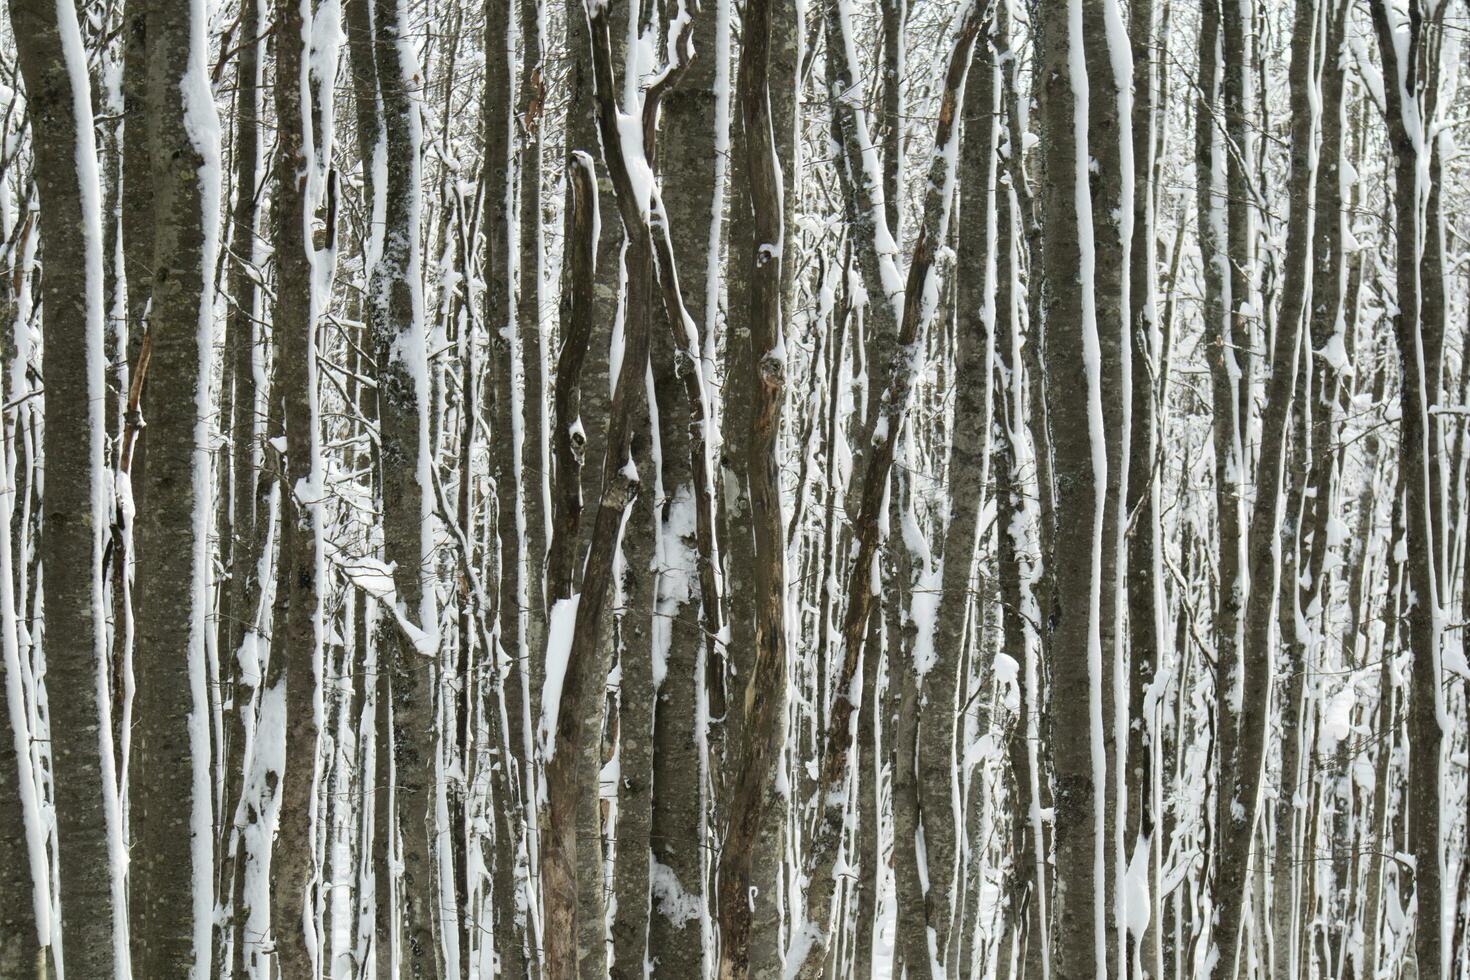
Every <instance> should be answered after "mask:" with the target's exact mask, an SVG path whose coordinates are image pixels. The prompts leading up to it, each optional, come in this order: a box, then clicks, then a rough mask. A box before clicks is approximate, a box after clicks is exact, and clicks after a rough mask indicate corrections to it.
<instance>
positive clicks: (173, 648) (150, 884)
mask: <svg viewBox="0 0 1470 980" xmlns="http://www.w3.org/2000/svg"><path fill="white" fill-rule="evenodd" d="M204 18H205V12H204V10H203V9H202V6H201V5H182V4H180V5H177V6H168V5H160V6H159V7H157V8H155V9H154V10H152V11H151V13H150V15H149V20H148V27H147V30H148V41H149V56H148V78H147V88H146V91H147V99H146V103H147V107H148V108H147V119H148V127H149V128H148V149H149V154H150V156H149V158H150V164H151V174H152V186H153V205H154V210H153V217H154V222H153V239H152V240H153V260H152V267H151V268H152V270H153V279H152V298H151V305H150V307H149V315H148V324H149V326H148V330H149V344H148V349H149V361H148V377H149V382H150V383H149V384H148V386H147V388H146V390H145V392H144V395H143V409H144V411H143V414H144V416H145V417H146V419H147V436H146V437H145V438H146V441H147V442H148V443H149V454H148V465H147V466H146V467H144V469H143V472H142V473H141V474H135V476H136V477H137V479H135V481H134V486H135V487H136V488H138V490H139V498H140V499H139V500H138V501H137V526H136V529H135V537H134V540H135V542H136V549H137V586H136V589H135V590H134V593H133V594H134V595H136V596H138V597H139V598H140V600H141V601H140V604H139V608H138V609H137V610H136V612H135V619H136V623H137V643H136V653H135V657H134V676H135V682H136V690H137V694H136V697H135V703H134V709H133V711H134V718H135V719H136V720H137V724H136V725H135V727H134V730H133V742H132V772H131V775H130V779H129V784H130V786H131V787H132V794H131V823H132V831H133V835H132V836H133V840H132V849H131V859H130V867H129V870H130V873H131V877H130V884H131V889H132V892H131V902H132V913H133V928H132V942H133V970H134V973H135V975H138V976H183V975H184V974H185V973H187V972H188V970H189V969H190V968H191V967H194V968H196V969H197V970H198V971H199V972H200V973H204V972H206V971H207V970H208V965H209V963H210V955H209V946H210V940H211V928H210V921H211V916H212V914H213V908H214V896H213V894H212V891H213V889H212V887H211V883H212V881H213V877H214V868H213V859H212V850H213V847H212V844H213V841H212V837H213V830H212V828H211V826H210V824H211V815H212V812H213V809H214V802H213V799H212V794H211V791H210V771H209V763H210V744H209V743H210V733H209V727H208V725H209V723H208V719H209V705H208V699H207V695H206V691H205V686H206V676H205V675H206V665H205V658H206V650H205V633H206V629H207V626H206V617H207V616H208V614H209V612H210V600H209V594H208V587H209V572H210V558H209V549H208V538H209V523H210V516H211V513H212V510H213V502H212V497H211V492H212V491H211V480H210V465H211V462H212V457H213V434H212V428H213V425H212V419H213V408H212V404H211V403H212V399H211V398H210V392H209V383H210V382H209V366H210V362H211V359H212V356H213V352H212V346H213V340H212V336H211V335H212V332H213V330H212V318H213V305H214V270H215V260H216V256H215V254H214V248H215V244H216V241H215V225H216V223H217V214H216V209H217V207H218V196H219V188H218V174H217V170H218V166H219V159H218V157H219V148H218V146H217V144H216V137H215V136H214V135H213V134H212V133H211V132H209V131H208V124H207V123H206V120H211V121H212V119H213V117H214V104H213V101H212V98H211V93H210V88H209V80H208V77H207V74H206V72H207V63H206V62H207V58H208V54H207V52H206V50H205V47H206V37H205V33H206V30H207V25H206V24H205V22H204ZM201 100H202V101H203V102H204V104H202V105H200V104H197V103H198V102H199V101H201ZM185 773H191V774H192V775H191V777H190V790H189V792H188V794H187V798H188V800H189V804H188V805H184V803H183V801H182V800H181V799H180V795H181V794H180V793H179V781H180V780H181V779H182V778H183V774H185ZM185 909H189V910H191V914H188V915H185V914H183V910H185Z"/></svg>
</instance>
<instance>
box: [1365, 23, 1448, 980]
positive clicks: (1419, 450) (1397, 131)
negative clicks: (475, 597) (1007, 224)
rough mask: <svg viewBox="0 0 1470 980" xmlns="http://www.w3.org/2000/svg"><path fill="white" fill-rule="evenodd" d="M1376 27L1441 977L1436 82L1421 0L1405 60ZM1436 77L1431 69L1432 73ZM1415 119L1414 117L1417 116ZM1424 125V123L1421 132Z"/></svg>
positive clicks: (1417, 841) (1419, 755)
mask: <svg viewBox="0 0 1470 980" xmlns="http://www.w3.org/2000/svg"><path fill="white" fill-rule="evenodd" d="M1371 6H1372V13H1373V26H1374V31H1375V33H1376V35H1377V38H1378V48H1379V56H1380V58H1381V59H1382V62H1383V65H1384V78H1385V84H1384V86H1383V89H1384V98H1385V102H1386V103H1387V104H1386V106H1385V108H1386V110H1387V112H1386V115H1387V117H1388V119H1387V122H1388V132H1389V145H1390V147H1391V150H1392V153H1393V200H1394V212H1395V216H1396V220H1395V232H1396V241H1395V246H1394V247H1395V254H1394V261H1395V269H1394V271H1395V275H1394V284H1395V288H1396V305H1397V307H1398V312H1397V314H1396V315H1394V317H1393V327H1394V335H1395V338H1396V340H1397V341H1398V353H1399V411H1400V417H1399V459H1400V463H1399V472H1400V474H1401V477H1402V479H1403V482H1404V497H1405V503H1404V510H1405V526H1406V528H1407V536H1406V540H1407V544H1408V548H1407V551H1408V556H1409V561H1408V585H1409V589H1410V593H1411V595H1412V596H1413V598H1412V599H1411V600H1410V601H1409V603H1408V610H1407V619H1408V624H1407V627H1408V628H1407V639H1408V645H1409V649H1410V650H1411V651H1412V652H1413V657H1414V666H1413V677H1412V683H1411V690H1412V697H1411V701H1410V704H1409V732H1410V735H1409V751H1410V752H1411V753H1412V755H1413V759H1414V762H1413V765H1414V767H1415V770H1416V772H1417V778H1413V779H1410V780H1409V800H1408V806H1407V809H1408V811H1409V814H1410V826H1411V827H1412V832H1411V838H1410V844H1411V846H1412V848H1413V853H1414V858H1415V869H1414V873H1413V887H1414V895H1415V899H1416V901H1417V905H1418V909H1419V915H1418V920H1417V922H1416V924H1415V932H1414V951H1415V956H1416V959H1417V962H1418V971H1419V973H1418V975H1419V976H1420V977H1422V978H1425V980H1433V978H1436V977H1442V976H1443V975H1444V972H1443V971H1444V959H1445V952H1446V951H1445V949H1444V938H1443V930H1442V920H1443V910H1442V903H1441V901H1440V894H1441V892H1440V864H1441V861H1442V848H1441V833H1442V831H1441V827H1440V823H1441V820H1442V815H1441V806H1440V795H1441V792H1442V790H1441V784H1442V782H1443V768H1444V763H1443V760H1442V757H1441V745H1442V742H1443V738H1444V732H1443V730H1442V728H1441V725H1440V719H1439V715H1440V712H1441V710H1442V707H1441V704H1442V698H1443V697H1444V695H1443V692H1442V691H1441V689H1440V683H1441V677H1440V651H1439V645H1440V641H1441V633H1440V629H1439V626H1438V623H1437V619H1438V616H1437V613H1436V611H1435V609H1434V608H1433V605H1434V604H1437V603H1438V602H1439V598H1438V596H1439V593H1438V586H1437V585H1436V582H1435V574H1436V564H1437V562H1438V560H1439V559H1438V548H1437V541H1438V539H1437V537H1436V533H1437V532H1436V527H1435V518H1436V516H1437V514H1436V511H1437V508H1438V506H1439V504H1438V501H1437V500H1436V499H1435V497H1436V494H1435V492H1434V490H1435V487H1434V482H1433V477H1432V475H1431V470H1433V469H1434V468H1435V463H1434V458H1433V448H1434V446H1435V445H1436V442H1437V439H1436V431H1437V430H1436V429H1435V422H1434V419H1433V417H1432V416H1430V415H1429V412H1428V406H1429V405H1431V404H1433V403H1434V402H1435V401H1436V400H1437V399H1438V397H1439V391H1438V385H1437V383H1436V382H1437V379H1438V376H1439V365H1438V364H1437V363H1436V361H1435V360H1434V359H1433V357H1432V351H1435V350H1438V349H1440V348H1442V338H1438V339H1437V338H1436V336H1435V335H1436V334H1437V333H1438V332H1439V330H1440V329H1442V321H1439V322H1436V321H1435V319H1434V317H1432V316H1422V315H1421V313H1429V312H1431V311H1429V310H1421V302H1422V301H1423V298H1424V297H1423V296H1422V294H1421V289H1422V287H1421V283H1422V277H1421V274H1420V268H1419V263H1420V256H1419V247H1418V242H1419V241H1420V240H1421V238H1420V236H1421V231H1422V229H1421V227H1420V225H1421V222H1420V217H1419V205H1418V202H1419V200H1420V194H1421V192H1422V189H1421V185H1420V182H1419V169H1420V165H1421V160H1420V153H1421V152H1425V151H1424V150H1422V149H1419V148H1417V147H1416V144H1415V139H1416V138H1417V137H1415V136H1414V135H1412V133H1411V130H1410V126H1411V125H1414V126H1423V125H1426V124H1425V122H1424V120H1425V118H1426V115H1425V113H1424V111H1423V108H1424V107H1423V105H1422V104H1421V103H1420V102H1419V93H1420V91H1421V89H1420V85H1421V84H1422V85H1424V86H1425V90H1430V89H1433V88H1434V87H1435V86H1436V85H1437V84H1438V80H1437V79H1436V78H1434V77H1429V78H1425V77H1423V76H1424V65H1423V63H1422V62H1421V61H1420V59H1421V57H1423V51H1422V46H1423V44H1424V33H1425V27H1424V24H1423V22H1422V18H1423V14H1422V10H1421V7H1420V4H1419V3H1418V2H1417V0H1414V2H1410V3H1409V5H1408V15H1409V17H1408V25H1407V26H1408V46H1407V51H1406V52H1404V54H1403V56H1402V58H1401V56H1400V53H1399V50H1398V47H1397V42H1396V40H1395V38H1394V31H1393V24H1392V22H1391V21H1390V17H1391V16H1392V15H1391V14H1390V12H1389V10H1388V8H1387V5H1386V4H1385V3H1384V2H1382V0H1375V2H1374V3H1373V4H1372V5H1371ZM1431 74H1432V73H1431ZM1411 121H1412V122H1411ZM1414 132H1420V130H1417V129H1416V130H1414Z"/></svg>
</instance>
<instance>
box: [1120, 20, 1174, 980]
mask: <svg viewBox="0 0 1470 980" xmlns="http://www.w3.org/2000/svg"><path fill="white" fill-rule="evenodd" d="M1129 40H1130V43H1131V45H1132V48H1133V118H1132V120H1131V121H1130V125H1131V138H1132V140H1133V173H1132V174H1131V175H1127V174H1125V175H1124V179H1125V180H1128V179H1131V180H1132V181H1133V246H1132V263H1131V265H1130V266H1129V276H1130V279H1129V286H1128V296H1129V304H1130V307H1131V309H1130V317H1131V328H1130V331H1129V339H1130V341H1131V342H1130V344H1129V356H1130V358H1131V363H1132V391H1131V392H1130V394H1129V398H1130V405H1131V408H1130V421H1131V423H1132V431H1131V433H1130V434H1129V441H1128V452H1129V460H1128V480H1127V489H1126V498H1125V505H1124V513H1125V515H1126V519H1127V521H1128V522H1129V523H1128V525H1127V527H1126V529H1125V534H1126V535H1127V549H1128V550H1127V565H1126V579H1125V586H1124V587H1125V589H1126V592H1127V616H1128V634H1127V643H1128V661H1127V662H1128V705H1129V710H1130V716H1131V714H1132V712H1137V713H1138V715H1137V717H1136V718H1134V719H1133V720H1132V721H1131V723H1130V725H1129V728H1128V742H1127V750H1126V751H1127V755H1126V759H1127V763H1126V766H1125V771H1124V780H1125V786H1126V788H1127V799H1128V808H1127V813H1126V814H1125V815H1124V820H1125V824H1124V829H1123V847H1124V852H1125V854H1126V855H1127V856H1128V859H1129V860H1130V861H1131V860H1132V855H1133V854H1134V853H1136V850H1137V849H1138V848H1146V849H1147V851H1148V856H1147V861H1148V894H1149V898H1150V907H1149V919H1148V924H1147V925H1146V926H1145V927H1144V932H1143V935H1141V936H1139V937H1137V938H1136V939H1135V941H1134V942H1133V944H1132V945H1131V946H1130V947H1129V948H1128V949H1127V951H1126V955H1127V959H1126V960H1125V963H1126V964H1128V965H1130V967H1131V964H1133V963H1140V964H1141V965H1142V967H1143V969H1144V970H1145V971H1146V972H1147V973H1149V974H1150V975H1152V976H1156V977H1157V976H1159V975H1160V974H1161V972H1162V969H1163V960H1162V957H1161V947H1160V943H1159V935H1160V932H1161V923H1160V922H1159V919H1160V911H1161V906H1160V904H1159V901H1158V897H1157V896H1158V894H1159V870H1160V867H1159V866H1160V864H1161V863H1162V860H1161V855H1162V847H1161V846H1160V838H1159V834H1158V829H1159V828H1158V824H1159V818H1160V814H1159V812H1158V809H1159V804H1160V801H1159V800H1158V799H1157V798H1156V795H1155V793H1154V772H1155V761H1156V760H1155V753H1156V751H1157V749H1158V746H1157V744H1156V738H1157V734H1156V733H1157V732H1158V731H1159V729H1160V728H1161V727H1162V726H1161V725H1160V724H1159V722H1157V721H1156V720H1155V718H1156V717H1157V714H1156V708H1155V707H1154V704H1153V703H1152V702H1151V701H1150V695H1151V692H1150V688H1151V686H1152V685H1153V683H1154V679H1155V678H1156V677H1157V676H1159V674H1160V673H1161V672H1162V670H1163V667H1164V664H1163V662H1162V660H1161V659H1160V658H1161V648H1162V644H1161V642H1160V639H1161V638H1160V622H1161V620H1160V615H1161V610H1160V608H1159V606H1160V603H1159V601H1158V590H1159V588H1160V583H1159V578H1160V576H1161V575H1162V568H1161V558H1162V552H1161V550H1160V548H1161V546H1160V543H1159V536H1160V526H1159V509H1160V508H1159V482H1160V472H1159V470H1160V469H1161V467H1159V466H1158V465H1157V464H1156V460H1158V458H1159V453H1160V444H1161V443H1160V429H1161V424H1160V422H1161V415H1162V414H1163V413H1162V412H1161V411H1160V404H1159V399H1160V397H1161V395H1162V388H1161V386H1160V385H1159V384H1158V381H1159V378H1158V375H1159V372H1160V367H1161V364H1160V362H1161V361H1162V358H1163V355H1164V351H1163V350H1161V349H1160V343H1159V340H1160V335H1159V329H1158V310H1157V307H1156V306H1155V297H1154V287H1155V274H1154V268H1155V264H1156V262H1157V243H1156V238H1155V231H1154V214H1155V208H1156V206H1157V202H1156V199H1155V180H1154V166H1155V163H1156V154H1155V146H1156V137H1155V132H1156V128H1157V127H1158V126H1160V125H1161V123H1160V121H1159V120H1158V119H1157V118H1156V110H1155V101H1154V94H1155V91H1154V90H1155V85H1154V74H1155V66H1156V65H1159V64H1164V62H1163V60H1162V59H1159V58H1156V57H1155V53H1154V49H1155V47H1156V45H1157V44H1158V33H1157V32H1156V28H1155V12H1154V2H1153V0H1134V3H1133V8H1132V10H1131V11H1130V21H1129ZM1162 101H1163V100H1162V99H1161V100H1160V102H1162ZM1155 696H1156V695H1155ZM1124 975H1125V976H1128V975H1132V970H1131V968H1130V969H1128V970H1127V971H1125V973H1124Z"/></svg>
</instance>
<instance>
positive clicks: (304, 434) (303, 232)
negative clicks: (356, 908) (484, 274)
mask: <svg viewBox="0 0 1470 980" xmlns="http://www.w3.org/2000/svg"><path fill="white" fill-rule="evenodd" d="M275 23H276V29H277V30H278V31H279V32H280V33H279V34H278V35H277V37H278V41H277V43H276V73H277V77H278V78H279V79H281V80H282V82H278V83H277V85H276V87H275V109H276V127H277V132H278V134H279V136H278V139H279V142H280V148H279V150H278V152H277V155H276V167H275V170H276V172H275V207H274V209H273V211H272V218H273V228H272V240H273V242H272V244H273V251H274V253H275V263H276V282H275V287H276V288H275V301H274V303H273V304H272V309H271V328H272V331H273V335H274V338H275V346H276V353H277V357H276V362H275V369H276V386H277V389H278V390H277V397H278V398H279V399H280V404H281V407H282V414H281V418H282V421H283V423H284V427H285V443H286V452H285V458H284V459H281V460H278V461H277V464H276V465H277V474H278V477H277V478H278V480H279V484H278V491H277V492H278V493H279V500H280V508H281V509H280V522H279V529H280V543H279V546H278V551H277V554H276V576H275V578H276V593H275V610H274V614H273V616H272V636H271V649H270V660H269V661H268V664H267V668H266V673H265V677H264V680H263V688H262V689H263V691H265V692H270V693H269V694H267V695H266V696H270V697H275V698H279V699H280V700H281V703H282V704H283V706H284V712H285V717H284V719H282V720H283V721H284V723H285V733H284V737H285V755H284V759H283V762H284V763H285V767H284V769H283V771H282V772H280V773H279V774H277V775H278V777H279V779H280V783H279V785H278V786H277V787H276V788H275V792H277V793H278V794H279V795H280V817H279V823H278V825H277V828H276V838H275V844H274V847H273V849H272V855H271V868H270V893H271V895H270V898H271V907H270V914H271V930H272V932H273V933H274V936H275V950H276V954H277V962H278V964H279V969H280V971H281V975H282V977H283V978H287V980H298V978H299V980H307V978H309V977H311V976H312V975H313V968H314V964H313V957H312V953H311V950H312V947H313V946H315V945H316V936H314V935H312V934H311V932H310V931H309V930H310V927H309V925H308V923H309V922H311V921H313V918H314V917H313V916H312V914H311V912H312V910H313V909H314V908H315V904H316V903H315V899H314V897H313V895H312V893H311V887H312V881H313V878H314V876H315V870H316V869H315V866H314V865H315V856H314V854H313V853H312V837H313V832H312V821H313V818H314V816H315V814H314V813H313V809H312V796H313V793H314V790H315V786H316V778H315V777H316V752H317V739H318V732H317V722H316V669H317V663H316V661H317V656H318V644H317V637H316V625H315V621H316V616H317V610H318V607H319V605H320V601H321V600H320V597H319V595H318V587H319V586H318V582H317V574H316V572H317V554H316V530H315V526H314V524H315V522H314V519H313V515H312V504H313V502H312V501H310V500H304V499H302V498H301V497H300V496H298V488H301V487H305V486H309V485H310V481H311V477H312V474H313V471H314V469H315V457H316V453H317V440H316V434H315V431H314V430H315V427H316V413H315V412H314V411H313V398H312V391H311V384H312V379H313V374H312V372H311V363H312V359H313V358H314V357H315V355H316V343H315V340H314V337H313V334H314V332H315V329H316V324H315V323H314V322H313V318H312V313H311V289H312V285H311V277H312V265H311V256H310V255H309V254H308V252H307V249H308V248H309V247H310V245H309V243H308V239H307V227H308V226H307V220H308V218H307V209H308V208H309V207H310V206H311V204H312V202H311V201H310V200H309V198H308V195H307V186H306V185H307V179H308V170H309V168H310V167H311V166H312V163H313V161H312V156H313V147H311V146H309V145H308V144H307V138H306V132H305V122H306V121H305V119H304V118H303V105H304V104H309V95H308V93H306V92H304V91H303V90H302V85H301V84H299V83H297V84H286V83H285V80H292V81H295V80H296V79H299V78H300V77H301V63H302V59H303V56H304V53H303V50H302V48H303V45H302V44H298V43H295V41H296V39H297V38H299V37H301V34H302V5H301V3H299V2H298V0H278V2H277V4H276V10H275ZM261 717H262V723H266V716H265V715H264V714H262V716H261ZM275 720H276V719H274V718H272V719H269V721H272V722H274V721H275ZM271 734H274V733H271ZM269 737H270V736H269V735H267V738H269ZM267 778H269V777H267Z"/></svg>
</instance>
